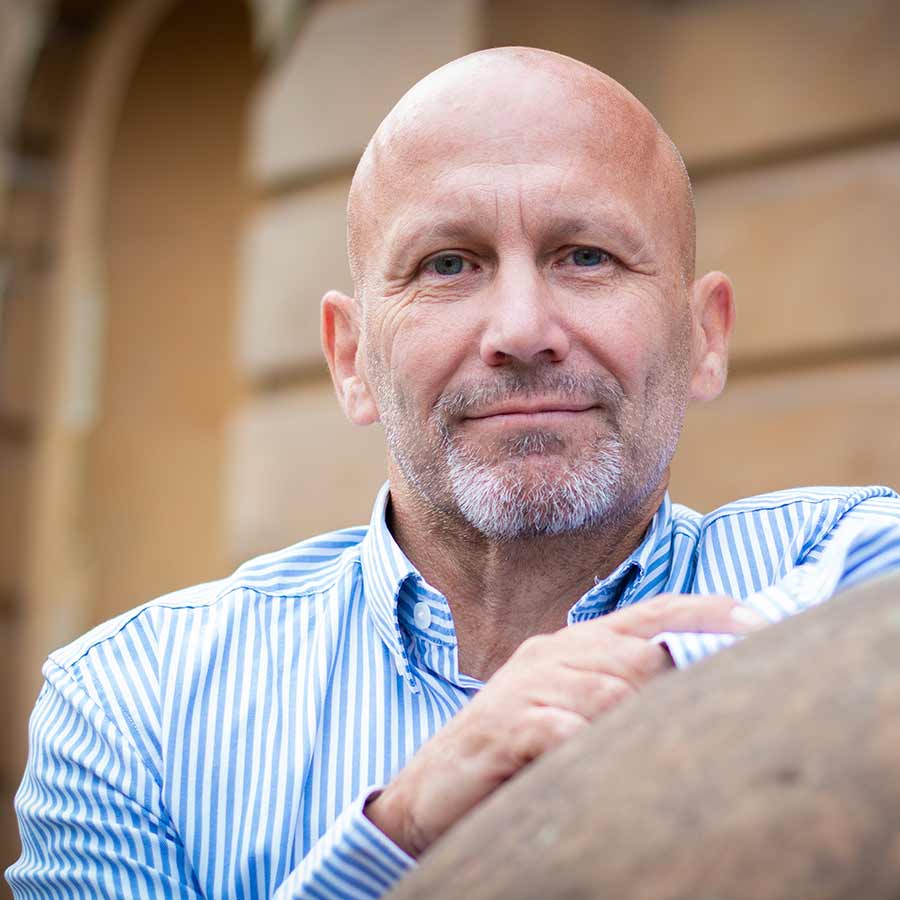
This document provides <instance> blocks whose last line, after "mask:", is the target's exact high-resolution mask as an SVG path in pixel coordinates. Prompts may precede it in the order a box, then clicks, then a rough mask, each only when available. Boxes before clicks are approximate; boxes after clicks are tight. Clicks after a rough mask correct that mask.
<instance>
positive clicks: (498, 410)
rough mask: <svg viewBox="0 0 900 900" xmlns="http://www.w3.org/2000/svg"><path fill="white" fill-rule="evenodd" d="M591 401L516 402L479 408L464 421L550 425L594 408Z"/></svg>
mask: <svg viewBox="0 0 900 900" xmlns="http://www.w3.org/2000/svg"><path fill="white" fill-rule="evenodd" d="M596 409H597V407H596V405H595V404H593V403H584V404H581V403H573V402H571V401H566V402H561V403H556V402H552V401H549V402H548V401H537V402H532V403H526V402H521V401H520V402H517V403H504V404H501V405H497V406H493V407H489V408H487V409H483V410H479V411H478V412H477V413H471V414H469V415H468V416H466V417H465V421H471V422H478V423H483V424H486V425H500V426H509V427H512V428H515V427H526V428H527V427H545V428H546V427H552V426H554V425H564V424H566V423H568V422H572V421H574V420H576V419H578V418H580V417H582V416H584V415H585V414H586V413H590V412H592V411H594V410H596Z"/></svg>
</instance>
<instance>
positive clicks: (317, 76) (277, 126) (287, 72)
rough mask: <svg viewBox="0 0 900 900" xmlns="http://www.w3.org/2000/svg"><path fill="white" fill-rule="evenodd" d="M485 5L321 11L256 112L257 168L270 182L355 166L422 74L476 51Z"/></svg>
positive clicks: (377, 0) (437, 2)
mask: <svg viewBox="0 0 900 900" xmlns="http://www.w3.org/2000/svg"><path fill="white" fill-rule="evenodd" d="M480 6H481V3H480V0H339V2H330V3H321V4H316V6H315V8H314V9H313V10H312V11H311V13H310V16H309V20H308V21H307V22H306V24H305V25H304V27H303V29H302V30H301V32H300V34H299V37H298V39H297V42H296V44H295V46H294V47H293V49H292V50H291V51H290V53H289V54H288V56H287V58H286V59H285V61H284V62H283V63H282V64H281V65H279V66H278V67H277V68H276V69H275V70H274V71H273V72H272V73H271V74H270V75H269V76H267V77H266V78H265V79H264V81H263V83H262V86H261V88H260V90H259V93H258V94H257V96H256V99H255V103H254V111H253V125H252V145H251V167H252V171H253V173H254V175H256V177H257V178H259V179H261V180H263V181H269V182H271V181H274V180H278V179H283V178H288V177H296V176H298V175H302V174H304V173H309V172H315V171H318V170H321V169H323V168H325V169H333V168H334V167H335V166H346V165H351V164H353V163H355V161H356V159H357V158H358V156H359V154H360V153H361V152H362V150H363V148H364V147H365V145H366V142H367V141H368V139H369V137H370V136H371V134H372V132H373V131H374V130H375V127H376V126H377V125H378V123H379V122H380V121H381V119H382V118H383V116H384V115H385V114H386V113H387V111H388V110H389V109H390V108H391V107H392V106H393V105H394V103H396V101H397V100H399V99H400V97H401V95H402V94H403V93H404V92H405V91H406V90H407V88H409V87H410V85H412V84H413V82H415V81H418V79H419V78H421V77H422V76H423V75H425V74H427V73H428V72H430V71H431V70H432V69H435V68H437V67H438V66H440V65H442V64H443V63H445V62H449V61H450V60H451V59H454V58H456V57H457V56H462V55H463V54H464V53H468V52H469V51H471V50H475V49H476V48H477V46H478V40H479V27H480Z"/></svg>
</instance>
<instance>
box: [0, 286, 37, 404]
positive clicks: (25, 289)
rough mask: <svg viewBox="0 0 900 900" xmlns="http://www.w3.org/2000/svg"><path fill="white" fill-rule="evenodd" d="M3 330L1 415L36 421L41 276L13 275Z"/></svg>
mask: <svg viewBox="0 0 900 900" xmlns="http://www.w3.org/2000/svg"><path fill="white" fill-rule="evenodd" d="M11 278H12V284H11V285H10V289H9V290H8V292H7V295H6V298H5V301H4V303H3V313H2V315H3V324H2V328H0V416H4V417H9V418H13V419H19V420H22V421H25V420H28V419H30V420H33V419H34V418H35V417H36V414H37V400H38V395H39V384H38V381H39V372H40V367H39V361H40V352H41V349H42V348H41V338H42V336H43V335H42V324H43V300H44V290H45V289H46V285H45V284H44V282H43V280H42V279H41V278H40V277H38V276H31V277H28V276H22V275H18V274H17V275H14V276H11Z"/></svg>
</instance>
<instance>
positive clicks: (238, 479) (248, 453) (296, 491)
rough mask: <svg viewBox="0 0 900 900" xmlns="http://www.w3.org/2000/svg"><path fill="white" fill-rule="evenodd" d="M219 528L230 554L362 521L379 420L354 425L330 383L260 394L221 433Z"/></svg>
mask: <svg viewBox="0 0 900 900" xmlns="http://www.w3.org/2000/svg"><path fill="white" fill-rule="evenodd" d="M227 454H228V469H227V481H226V512H225V522H226V526H225V533H226V542H227V547H228V550H229V553H230V556H231V558H232V559H233V560H234V561H235V562H239V561H242V560H244V559H246V558H247V557H249V556H252V555H254V554H257V553H262V552H265V551H269V550H275V549H277V548H278V547H284V546H286V545H288V544H292V543H294V542H295V541H300V540H303V539H305V538H308V537H313V536H314V535H317V534H320V533H322V532H325V531H330V530H333V529H335V528H346V527H348V526H350V525H360V524H365V523H367V522H368V521H369V516H370V514H371V509H372V501H373V500H374V499H375V493H376V491H377V490H378V488H379V487H380V486H381V483H382V482H383V481H384V478H385V462H384V460H385V450H384V438H383V434H382V431H381V429H380V428H354V427H353V426H352V425H350V424H349V423H348V422H347V420H346V419H345V418H344V416H343V414H342V413H341V410H340V408H339V407H338V404H337V401H336V400H335V397H334V391H333V390H332V388H331V384H330V382H329V383H326V382H324V381H323V382H321V383H319V384H315V385H310V386H308V387H304V388H300V389H297V390H291V391H289V392H288V391H285V392H279V393H276V394H274V395H272V396H260V397H257V398H255V399H253V400H251V401H250V402H248V403H247V405H246V406H245V407H244V408H243V410H241V411H240V412H239V413H238V414H237V415H236V416H235V418H234V420H233V422H232V424H231V427H230V429H229V434H228V439H227Z"/></svg>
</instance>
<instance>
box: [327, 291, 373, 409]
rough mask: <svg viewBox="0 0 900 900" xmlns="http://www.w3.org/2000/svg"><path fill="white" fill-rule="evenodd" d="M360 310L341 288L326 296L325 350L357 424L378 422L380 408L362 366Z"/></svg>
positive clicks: (333, 377)
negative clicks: (376, 403) (363, 373)
mask: <svg viewBox="0 0 900 900" xmlns="http://www.w3.org/2000/svg"><path fill="white" fill-rule="evenodd" d="M359 314H360V310H359V305H358V304H357V302H356V301H355V300H354V299H353V298H352V297H348V296H347V295H346V294H342V293H341V292H340V291H328V293H327V294H325V296H324V297H323V298H322V349H323V350H324V351H325V358H326V359H327V360H328V369H329V371H330V372H331V380H332V381H333V382H334V390H335V393H336V394H337V398H338V402H339V403H340V404H341V408H342V409H343V410H344V415H345V416H347V418H348V419H349V420H350V421H351V422H352V423H353V424H354V425H371V424H372V423H373V422H377V421H378V407H377V406H376V405H375V398H374V397H373V396H372V392H371V390H370V389H369V385H368V383H367V382H366V380H365V379H364V378H363V377H362V372H361V366H360V343H359V341H360V321H359V319H360V315H359Z"/></svg>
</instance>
